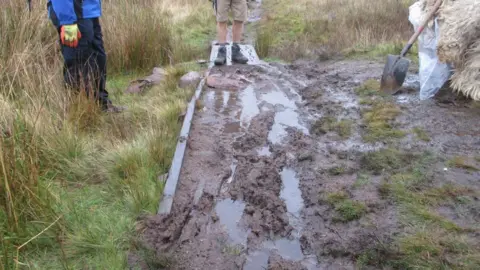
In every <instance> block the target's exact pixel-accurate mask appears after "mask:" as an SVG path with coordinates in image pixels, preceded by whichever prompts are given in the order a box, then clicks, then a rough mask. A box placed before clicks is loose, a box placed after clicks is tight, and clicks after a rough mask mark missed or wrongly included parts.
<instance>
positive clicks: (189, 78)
mask: <svg viewBox="0 0 480 270" xmlns="http://www.w3.org/2000/svg"><path fill="white" fill-rule="evenodd" d="M201 79H202V76H201V75H200V73H198V72H196V71H190V72H188V73H187V74H185V75H183V76H182V78H180V82H179V83H178V86H179V87H180V88H187V87H191V86H193V87H195V86H197V84H198V83H199V82H200V80H201Z"/></svg>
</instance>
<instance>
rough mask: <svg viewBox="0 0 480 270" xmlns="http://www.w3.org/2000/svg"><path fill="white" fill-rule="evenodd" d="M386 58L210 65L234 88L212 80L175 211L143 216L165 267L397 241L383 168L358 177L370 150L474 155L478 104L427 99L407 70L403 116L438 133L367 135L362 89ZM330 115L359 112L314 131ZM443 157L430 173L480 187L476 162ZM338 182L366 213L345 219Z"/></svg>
mask: <svg viewBox="0 0 480 270" xmlns="http://www.w3.org/2000/svg"><path fill="white" fill-rule="evenodd" d="M381 70H382V64H381V63H375V62H368V61H343V62H325V63H302V64H298V65H296V64H293V65H280V64H262V65H257V66H236V65H234V66H228V67H221V68H217V67H215V68H213V69H212V72H211V76H217V75H218V77H217V78H218V80H221V79H220V78H224V80H229V79H230V80H233V81H236V82H238V85H236V86H237V87H238V88H237V89H233V88H231V87H230V89H226V88H224V89H223V88H217V89H214V88H209V87H208V86H206V87H205V89H204V92H203V95H202V103H203V106H202V107H201V108H199V109H198V110H197V112H196V115H195V121H194V122H193V125H192V130H191V137H190V140H189V141H188V149H187V152H186V157H185V162H184V165H183V168H182V172H181V177H180V182H179V187H178V190H177V193H176V196H175V199H174V203H173V208H172V213H171V214H170V215H159V216H156V217H153V218H151V219H149V220H148V221H147V222H146V231H145V234H144V237H145V240H146V242H147V243H148V244H149V245H150V246H151V247H153V248H154V249H155V251H156V252H158V253H159V254H163V255H165V254H168V255H166V256H167V257H169V258H170V259H171V260H172V263H171V265H170V266H169V267H167V268H168V269H354V266H355V258H357V257H358V256H359V255H360V254H362V252H364V251H365V250H369V249H370V248H374V247H375V245H377V244H378V242H379V241H380V242H382V243H388V242H390V241H392V237H393V236H394V235H397V234H398V233H400V232H401V231H402V230H403V227H402V226H403V225H401V224H400V222H399V218H398V209H396V206H395V205H394V204H393V203H392V202H391V201H390V200H388V199H385V198H383V197H382V196H381V192H379V189H378V187H379V185H380V182H381V175H378V174H372V175H371V176H370V180H369V182H368V183H365V184H364V185H362V187H361V188H358V185H357V184H358V181H359V173H360V172H362V171H363V170H364V168H363V166H365V164H364V161H363V157H364V155H365V154H366V153H369V152H372V151H376V150H378V149H381V148H385V147H388V146H390V147H392V146H393V147H395V148H397V149H404V150H405V151H415V152H418V151H420V150H421V149H429V150H430V151H433V152H435V153H438V154H439V155H440V156H441V157H443V161H445V160H447V159H448V158H451V157H454V156H470V157H474V156H475V155H477V154H478V153H480V137H479V134H480V126H479V125H478V124H477V123H478V119H479V117H480V113H479V110H478V109H474V108H470V107H467V105H464V104H457V105H456V106H455V105H453V104H443V103H439V102H438V100H429V101H424V102H421V101H419V100H418V99H417V95H418V94H417V92H416V91H415V90H414V89H415V87H416V84H417V83H416V82H415V76H411V78H409V82H407V86H411V88H409V87H407V88H406V89H407V90H405V91H404V92H403V93H400V94H399V95H397V96H395V97H394V98H392V99H391V102H392V104H395V105H396V106H399V107H400V108H401V115H400V116H398V117H397V119H396V120H395V125H396V127H398V128H399V129H402V130H407V131H408V130H412V129H413V128H415V127H418V126H421V127H422V128H423V129H424V130H425V132H426V133H428V134H429V137H430V140H429V141H428V142H426V141H423V140H418V139H417V138H416V137H415V135H412V134H409V135H407V136H405V137H403V138H401V139H398V140H396V141H395V142H393V143H392V142H390V143H386V142H380V141H377V142H374V143H366V142H365V141H364V136H363V135H364V133H365V127H364V125H365V124H364V123H363V120H362V109H363V108H364V107H365V106H366V105H362V104H360V103H361V102H360V100H361V99H360V98H359V96H358V95H357V94H356V93H355V89H356V88H357V87H358V86H360V85H361V84H362V83H363V82H364V81H366V80H368V79H370V78H378V76H379V74H381ZM408 89H410V91H408ZM327 115H329V116H333V117H334V118H335V119H337V120H342V119H344V120H345V119H346V120H349V121H351V123H352V125H351V130H352V132H351V134H350V136H348V138H345V137H341V136H339V134H338V133H337V132H331V131H328V130H327V131H325V132H318V130H317V129H315V127H316V125H318V119H322V117H325V116H327ZM474 162H475V161H474ZM445 164H446V163H445V162H441V161H439V162H437V163H435V167H433V168H432V173H434V174H435V176H436V177H435V182H434V183H431V185H437V186H440V185H443V184H445V183H450V182H451V183H456V184H462V185H463V186H466V187H469V188H471V189H475V190H477V189H478V185H479V181H478V180H479V179H480V174H479V172H478V171H472V170H466V169H461V168H448V169H447V168H446V166H447V165H445ZM478 165H479V164H478V160H477V161H476V163H474V165H472V167H473V166H478ZM338 192H342V193H346V194H348V196H349V197H350V198H351V199H352V200H353V201H358V202H361V203H362V205H364V206H365V212H366V213H365V214H364V215H363V216H362V217H361V218H360V219H356V220H353V221H348V222H339V221H338V215H337V214H338V213H337V211H336V210H335V209H334V208H332V206H331V205H329V204H328V203H327V202H326V201H327V200H326V199H322V198H324V196H323V195H322V194H335V193H338ZM477 199H478V198H477ZM474 203H475V205H477V206H478V200H477V201H475V202H474ZM474 209H475V207H473V208H472V209H470V210H471V211H473V212H469V214H465V215H458V213H456V212H455V211H453V210H452V209H450V208H448V207H439V208H438V214H439V215H444V216H445V217H446V218H450V219H451V220H452V221H453V222H456V223H458V224H459V225H461V226H475V224H476V223H478V221H480V219H479V218H480V214H479V212H478V208H477V210H474ZM464 210H465V209H464ZM465 211H467V210H465ZM472 237H478V235H476V236H472Z"/></svg>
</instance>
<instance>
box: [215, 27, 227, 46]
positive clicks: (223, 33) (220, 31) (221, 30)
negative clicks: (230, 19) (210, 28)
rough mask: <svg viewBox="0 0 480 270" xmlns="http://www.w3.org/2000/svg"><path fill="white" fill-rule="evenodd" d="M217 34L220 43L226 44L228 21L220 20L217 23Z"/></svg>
mask: <svg viewBox="0 0 480 270" xmlns="http://www.w3.org/2000/svg"><path fill="white" fill-rule="evenodd" d="M217 35H218V37H217V38H218V43H220V44H225V43H227V22H218V23H217Z"/></svg>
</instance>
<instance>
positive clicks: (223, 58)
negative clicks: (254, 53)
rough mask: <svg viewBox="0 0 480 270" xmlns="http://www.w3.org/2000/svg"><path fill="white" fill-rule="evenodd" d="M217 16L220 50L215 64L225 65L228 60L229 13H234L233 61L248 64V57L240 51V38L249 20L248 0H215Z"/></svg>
mask: <svg viewBox="0 0 480 270" xmlns="http://www.w3.org/2000/svg"><path fill="white" fill-rule="evenodd" d="M213 1H214V7H215V12H216V16H217V33H218V43H219V45H220V48H219V50H218V55H217V58H216V59H215V65H224V64H225V63H226V62H227V50H226V47H225V46H226V45H228V43H227V21H228V13H229V11H232V13H233V27H232V36H233V40H232V41H233V44H232V62H234V63H239V64H246V63H247V62H248V59H247V58H246V57H245V56H244V55H243V54H242V52H241V51H240V46H239V43H240V40H241V38H242V34H243V24H244V23H245V21H246V20H247V12H248V8H247V0H213Z"/></svg>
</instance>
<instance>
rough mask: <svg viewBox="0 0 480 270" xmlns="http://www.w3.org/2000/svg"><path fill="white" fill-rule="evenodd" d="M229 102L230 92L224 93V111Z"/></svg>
mask: <svg viewBox="0 0 480 270" xmlns="http://www.w3.org/2000/svg"><path fill="white" fill-rule="evenodd" d="M229 100H230V92H228V91H223V107H222V109H223V110H225V109H226V108H227V106H228V101H229Z"/></svg>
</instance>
